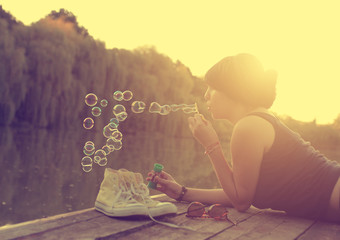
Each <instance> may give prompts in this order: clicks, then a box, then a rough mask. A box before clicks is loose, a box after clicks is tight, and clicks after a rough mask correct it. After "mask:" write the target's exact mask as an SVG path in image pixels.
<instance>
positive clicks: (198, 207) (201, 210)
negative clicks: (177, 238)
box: [186, 202, 236, 225]
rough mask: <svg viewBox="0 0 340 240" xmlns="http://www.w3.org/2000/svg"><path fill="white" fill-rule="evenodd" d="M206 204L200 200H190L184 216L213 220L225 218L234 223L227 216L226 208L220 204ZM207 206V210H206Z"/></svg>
mask: <svg viewBox="0 0 340 240" xmlns="http://www.w3.org/2000/svg"><path fill="white" fill-rule="evenodd" d="M207 207H208V206H206V205H204V204H202V203H200V202H192V203H190V204H189V206H188V210H187V214H186V217H190V218H214V219H215V220H227V221H229V222H231V223H232V224H234V225H236V223H234V222H233V221H231V220H230V219H229V218H228V210H227V208H226V207H224V206H222V205H221V204H213V205H211V206H209V207H208V208H207ZM206 208H207V211H206Z"/></svg>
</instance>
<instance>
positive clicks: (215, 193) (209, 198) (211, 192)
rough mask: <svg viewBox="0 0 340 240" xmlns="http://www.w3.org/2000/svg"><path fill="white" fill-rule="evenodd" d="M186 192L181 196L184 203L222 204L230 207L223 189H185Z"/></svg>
mask: <svg viewBox="0 0 340 240" xmlns="http://www.w3.org/2000/svg"><path fill="white" fill-rule="evenodd" d="M187 189H188V191H187V192H186V194H185V195H184V196H183V200H184V201H188V202H195V201H196V202H201V203H205V204H216V203H219V204H222V205H225V206H227V207H232V204H231V202H230V199H229V197H228V196H227V195H226V194H225V192H224V191H223V189H197V188H187Z"/></svg>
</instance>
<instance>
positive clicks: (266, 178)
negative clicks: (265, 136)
mask: <svg viewBox="0 0 340 240" xmlns="http://www.w3.org/2000/svg"><path fill="white" fill-rule="evenodd" d="M249 115H256V116H259V117H261V118H264V119H265V120H267V121H268V122H270V123H271V124H272V125H273V127H274V130H275V140H274V143H273V145H272V147H271V149H270V150H269V151H268V152H267V153H266V154H264V156H263V159H262V163H261V168H260V175H259V180H258V184H257V188H256V192H255V198H254V201H253V205H254V206H255V207H257V208H262V209H263V208H271V209H274V210H282V211H285V212H287V214H290V215H294V216H299V217H308V218H312V219H323V218H324V217H325V216H324V215H325V213H326V212H327V208H328V206H329V200H330V196H331V194H332V191H333V188H334V186H335V184H336V182H337V180H338V178H339V177H340V164H338V163H337V162H335V161H330V160H328V159H327V158H326V157H325V156H324V155H322V154H320V153H319V152H318V151H316V150H315V149H314V148H313V147H312V146H311V145H310V143H309V142H306V141H304V140H303V139H302V138H301V137H300V135H299V134H297V133H295V132H293V131H292V130H290V129H289V128H288V127H287V126H285V125H284V124H283V123H282V122H281V121H280V120H279V119H278V118H276V117H274V116H272V115H269V114H267V113H262V112H254V113H251V114H249Z"/></svg>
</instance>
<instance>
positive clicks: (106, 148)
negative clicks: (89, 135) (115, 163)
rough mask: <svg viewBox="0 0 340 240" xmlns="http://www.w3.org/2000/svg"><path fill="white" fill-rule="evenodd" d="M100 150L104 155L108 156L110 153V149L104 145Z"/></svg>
mask: <svg viewBox="0 0 340 240" xmlns="http://www.w3.org/2000/svg"><path fill="white" fill-rule="evenodd" d="M102 150H103V151H104V152H105V154H106V155H109V154H110V153H111V152H112V150H111V148H110V147H109V146H107V145H104V146H103V147H102Z"/></svg>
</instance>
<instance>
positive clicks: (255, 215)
mask: <svg viewBox="0 0 340 240" xmlns="http://www.w3.org/2000/svg"><path fill="white" fill-rule="evenodd" d="M155 199H157V200H160V201H169V202H173V203H174V204H176V206H177V208H178V213H177V215H172V216H164V217H160V218H157V220H159V221H164V222H169V223H173V224H176V225H179V226H184V227H188V228H191V229H192V230H188V229H183V228H171V227H168V226H164V225H161V224H158V223H156V222H154V221H152V220H151V219H149V218H137V219H136V218H135V219H133V218H124V219H121V218H112V217H107V216H105V215H104V214H102V213H100V212H98V211H96V210H95V209H94V208H90V209H85V210H81V211H76V212H71V213H66V214H61V215H57V216H53V217H48V218H43V219H38V220H33V221H28V222H24V223H19V224H15V225H10V226H3V227H0V239H1V240H3V239H35V240H37V239H48V240H49V239H58V240H61V239H62V240H63V239H133V240H135V239H148V240H149V239H157V240H161V239H166V240H168V239H181V240H183V239H185V240H190V239H194V240H199V239H212V240H219V239H272V240H280V239H298V240H302V239H305V240H313V239H315V240H323V239H328V240H332V239H334V240H339V239H340V224H333V223H327V222H319V221H312V220H308V219H301V218H294V217H288V216H286V214H284V213H283V212H277V211H272V210H259V209H256V208H253V207H252V208H250V209H249V210H248V211H247V212H244V213H240V212H237V211H236V210H235V209H233V208H230V209H229V214H228V215H229V218H230V219H231V220H232V221H234V222H237V224H236V225H234V224H232V223H231V222H229V221H218V220H215V219H207V218H196V219H192V218H188V217H186V216H185V213H186V209H187V206H188V203H184V202H181V203H178V202H175V201H173V200H170V199H169V198H167V197H166V196H164V195H157V196H155Z"/></svg>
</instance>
